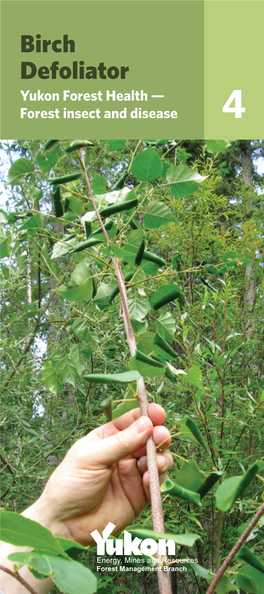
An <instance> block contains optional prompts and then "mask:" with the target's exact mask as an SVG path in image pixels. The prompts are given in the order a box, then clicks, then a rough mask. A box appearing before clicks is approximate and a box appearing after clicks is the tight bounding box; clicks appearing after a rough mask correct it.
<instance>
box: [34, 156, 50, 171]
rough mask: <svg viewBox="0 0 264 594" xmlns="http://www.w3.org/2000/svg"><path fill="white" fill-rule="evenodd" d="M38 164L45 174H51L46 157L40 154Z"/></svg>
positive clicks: (37, 157) (37, 159)
mask: <svg viewBox="0 0 264 594" xmlns="http://www.w3.org/2000/svg"><path fill="white" fill-rule="evenodd" d="M36 163H37V164H38V166H39V167H40V169H42V171H45V173H49V171H50V169H51V166H50V164H49V162H48V160H47V159H46V157H44V155H42V154H41V153H38V154H37V156H36Z"/></svg>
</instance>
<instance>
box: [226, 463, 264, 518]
mask: <svg viewBox="0 0 264 594" xmlns="http://www.w3.org/2000/svg"><path fill="white" fill-rule="evenodd" d="M263 468H264V462H262V461H261V460H257V462H255V464H253V465H252V466H250V468H249V469H248V470H247V472H246V473H245V474H243V475H242V476H233V477H232V478H229V479H227V480H226V481H224V482H223V483H222V484H221V485H220V487H218V489H217V491H216V495H215V496H216V503H217V507H218V509H220V510H221V511H229V509H230V508H231V507H232V505H233V503H235V501H236V500H237V499H238V497H240V495H242V494H243V493H244V491H245V489H246V488H247V487H248V485H249V484H250V483H251V481H252V480H253V479H254V478H255V476H256V474H257V473H259V472H260V471H261V470H263Z"/></svg>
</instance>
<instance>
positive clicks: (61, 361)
mask: <svg viewBox="0 0 264 594" xmlns="http://www.w3.org/2000/svg"><path fill="white" fill-rule="evenodd" d="M75 346H77V345H75ZM51 363H52V365H53V367H54V368H55V371H56V372H57V373H58V375H59V377H60V378H61V380H62V382H63V383H65V384H66V383H67V384H71V385H72V386H75V383H76V379H77V375H78V374H77V369H76V368H75V365H74V363H73V361H72V360H71V358H70V357H67V356H61V355H55V356H54V357H53V359H52V360H51Z"/></svg>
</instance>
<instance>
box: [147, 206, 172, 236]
mask: <svg viewBox="0 0 264 594" xmlns="http://www.w3.org/2000/svg"><path fill="white" fill-rule="evenodd" d="M173 222H175V218H174V216H173V214H172V212H171V211H170V209H169V207H168V206H167V205H166V204H164V202H160V201H159V200H153V201H152V202H150V203H149V204H148V206H147V209H146V214H145V216H144V224H145V225H146V227H148V229H157V228H159V227H160V226H161V225H167V224H168V223H173Z"/></svg>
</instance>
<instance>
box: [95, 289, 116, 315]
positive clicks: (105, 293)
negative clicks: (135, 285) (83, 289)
mask: <svg viewBox="0 0 264 594" xmlns="http://www.w3.org/2000/svg"><path fill="white" fill-rule="evenodd" d="M115 286H116V283H115V282H114V283H108V284H107V283H101V284H100V287H99V289H98V291H97V293H96V297H95V298H94V303H96V305H97V307H99V309H100V310H103V309H105V308H106V307H108V305H109V303H110V296H111V294H112V293H113V289H114V287H115Z"/></svg>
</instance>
